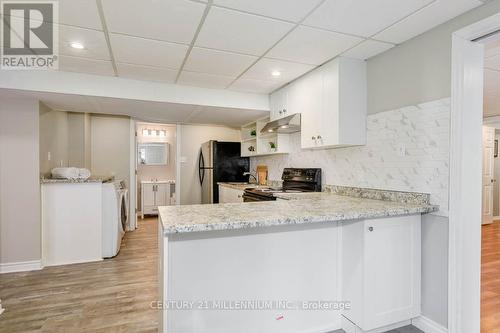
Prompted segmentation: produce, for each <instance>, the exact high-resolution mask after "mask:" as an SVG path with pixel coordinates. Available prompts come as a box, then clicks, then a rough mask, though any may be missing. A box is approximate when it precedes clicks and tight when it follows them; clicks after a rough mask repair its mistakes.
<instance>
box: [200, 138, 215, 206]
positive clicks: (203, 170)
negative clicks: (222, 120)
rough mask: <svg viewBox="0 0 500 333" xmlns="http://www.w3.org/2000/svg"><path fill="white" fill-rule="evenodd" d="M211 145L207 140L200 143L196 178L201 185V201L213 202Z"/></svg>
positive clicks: (205, 202)
mask: <svg viewBox="0 0 500 333" xmlns="http://www.w3.org/2000/svg"><path fill="white" fill-rule="evenodd" d="M213 145H214V141H208V142H205V143H204V144H202V145H201V149H200V156H199V158H198V178H199V181H200V185H201V202H202V203H204V204H210V203H213V191H214V188H213Z"/></svg>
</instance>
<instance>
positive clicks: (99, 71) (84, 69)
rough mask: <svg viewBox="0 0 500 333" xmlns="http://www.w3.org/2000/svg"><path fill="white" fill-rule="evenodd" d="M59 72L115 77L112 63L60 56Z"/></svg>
mask: <svg viewBox="0 0 500 333" xmlns="http://www.w3.org/2000/svg"><path fill="white" fill-rule="evenodd" d="M59 70H60V71H64V72H77V73H85V74H94V75H105V76H114V75H115V72H114V71H113V65H112V64H111V61H107V60H95V59H87V58H79V57H71V56H65V55H61V56H59Z"/></svg>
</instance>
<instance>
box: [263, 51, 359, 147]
mask: <svg viewBox="0 0 500 333" xmlns="http://www.w3.org/2000/svg"><path fill="white" fill-rule="evenodd" d="M366 99H367V95H366V62H365V61H363V60H358V59H351V58H344V57H339V58H336V59H334V60H332V61H330V62H329V63H327V64H325V65H323V66H321V67H319V68H317V69H315V70H313V71H311V72H310V73H308V74H306V75H304V76H303V77H301V78H300V79H298V80H296V81H294V82H292V83H291V84H289V85H288V86H286V87H284V88H282V89H280V90H278V91H276V92H274V93H273V94H272V95H271V120H275V119H279V118H281V117H283V116H288V115H291V114H294V113H300V114H301V146H302V148H305V149H308V148H309V149H320V148H335V147H346V146H356V145H364V144H365V143H366V114H367V102H366ZM283 110H286V111H285V112H283ZM280 111H281V113H280Z"/></svg>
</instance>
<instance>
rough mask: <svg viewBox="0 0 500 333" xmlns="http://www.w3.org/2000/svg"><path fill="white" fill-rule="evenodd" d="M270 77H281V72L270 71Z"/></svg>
mask: <svg viewBox="0 0 500 333" xmlns="http://www.w3.org/2000/svg"><path fill="white" fill-rule="evenodd" d="M271 75H272V76H275V77H278V76H280V75H281V72H280V71H272V72H271Z"/></svg>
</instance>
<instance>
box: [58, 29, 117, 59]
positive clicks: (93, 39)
mask: <svg viewBox="0 0 500 333" xmlns="http://www.w3.org/2000/svg"><path fill="white" fill-rule="evenodd" d="M72 42H79V43H82V44H83V45H84V47H85V48H84V49H81V50H79V49H74V48H72V47H71V43H72ZM59 52H60V53H61V54H62V55H69V56H75V57H83V58H92V59H99V60H111V57H110V56H109V50H108V44H107V43H106V37H105V36H104V32H102V31H97V30H90V29H83V28H76V27H70V26H65V25H61V26H59Z"/></svg>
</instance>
